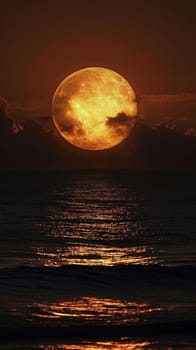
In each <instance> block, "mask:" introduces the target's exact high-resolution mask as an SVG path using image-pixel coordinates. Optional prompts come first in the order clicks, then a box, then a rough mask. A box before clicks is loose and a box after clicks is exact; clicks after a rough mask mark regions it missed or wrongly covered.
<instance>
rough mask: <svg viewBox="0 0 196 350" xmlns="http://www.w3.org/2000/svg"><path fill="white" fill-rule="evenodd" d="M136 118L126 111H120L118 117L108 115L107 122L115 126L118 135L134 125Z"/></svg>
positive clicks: (111, 126)
mask: <svg viewBox="0 0 196 350" xmlns="http://www.w3.org/2000/svg"><path fill="white" fill-rule="evenodd" d="M134 119H135V118H131V117H130V116H128V115H126V114H125V113H119V114H118V115H117V116H116V117H108V118H107V121H106V123H105V124H106V125H107V126H108V127H110V128H113V129H114V131H115V133H116V134H117V135H121V134H122V135H124V134H125V132H126V131H128V130H130V128H131V126H133V121H134Z"/></svg>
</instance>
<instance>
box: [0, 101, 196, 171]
mask: <svg viewBox="0 0 196 350" xmlns="http://www.w3.org/2000/svg"><path fill="white" fill-rule="evenodd" d="M1 101H2V100H1ZM2 106H4V107H2ZM6 106H7V103H6ZM6 109H7V107H6V108H5V103H4V102H3V103H2V102H1V108H0V157H1V163H0V168H1V169H7V168H9V169H10V168H12V169H32V168H33V169H34V168H36V169H37V168H38V169H40V168H42V169H48V168H49V169H75V168H77V169H78V168H80V169H83V168H85V169H89V168H106V169H107V168H109V169H114V168H115V169H122V168H123V169H124V168H127V169H196V163H195V159H196V137H195V129H194V128H189V130H187V132H186V133H185V134H184V133H181V132H178V131H177V130H176V127H175V125H172V124H167V123H164V122H161V123H159V124H156V125H155V126H154V127H150V126H149V125H146V124H145V123H144V121H143V120H142V119H141V118H138V119H137V121H136V122H135V125H134V126H133V128H132V131H131V133H130V135H129V136H128V138H127V139H126V140H125V141H124V142H122V143H121V144H120V145H119V146H118V147H114V148H113V149H110V150H106V151H102V152H92V151H85V150H80V149H78V148H76V147H74V146H72V145H70V144H69V143H68V142H66V141H65V140H64V139H63V138H62V137H61V136H60V134H58V133H57V134H56V135H55V136H54V134H53V132H47V133H46V132H45V131H44V130H43V128H42V127H41V126H40V125H39V124H38V123H37V122H36V123H35V122H33V121H24V122H23V123H22V124H20V123H16V122H14V124H13V122H12V121H11V120H10V119H8V118H6ZM47 118H48V117H47V116H46V117H43V119H46V120H47ZM111 119H112V118H110V119H109V120H108V123H110V124H111V127H113V123H114V125H115V127H116V125H117V128H118V126H119V125H126V126H127V123H128V121H127V116H125V115H123V114H121V115H118V116H117V118H114V120H113V121H112V120H111ZM22 128H23V130H22ZM64 128H65V129H66V130H67V131H68V132H69V131H70V132H72V129H73V126H72V124H70V125H69V123H68V124H65V125H64ZM13 131H14V132H13ZM18 131H20V132H18ZM83 132H84V131H83V130H82V129H80V126H79V125H76V126H75V129H74V133H75V134H76V133H78V134H80V133H83Z"/></svg>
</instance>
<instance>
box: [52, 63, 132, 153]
mask: <svg viewBox="0 0 196 350" xmlns="http://www.w3.org/2000/svg"><path fill="white" fill-rule="evenodd" d="M52 105H53V120H54V124H55V126H56V128H57V130H58V131H59V133H60V134H61V135H62V136H63V137H64V138H65V139H66V140H67V141H68V142H70V143H71V144H72V145H74V146H77V147H79V148H82V149H86V150H104V149H108V148H111V147H114V146H116V145H118V144H119V143H120V142H122V141H123V140H124V139H125V138H126V137H127V136H128V134H129V132H130V130H131V128H132V125H133V120H134V117H135V116H136V114H137V103H136V97H135V93H134V91H133V89H132V87H131V86H130V84H129V83H128V81H127V80H125V79H124V78H123V77H122V76H121V75H120V74H118V73H116V72H114V71H113V70H110V69H106V68H102V67H90V68H84V69H80V70H78V71H76V72H74V73H72V74H71V75H69V76H68V77H67V78H66V79H65V80H63V81H62V82H61V84H60V85H59V86H58V88H57V90H56V91H55V94H54V97H53V101H52Z"/></svg>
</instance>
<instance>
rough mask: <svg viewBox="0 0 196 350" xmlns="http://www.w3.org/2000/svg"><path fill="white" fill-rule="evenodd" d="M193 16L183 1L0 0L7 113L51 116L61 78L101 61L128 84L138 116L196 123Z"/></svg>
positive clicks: (0, 70) (1, 76)
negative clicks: (9, 110) (136, 100)
mask: <svg viewBox="0 0 196 350" xmlns="http://www.w3.org/2000/svg"><path fill="white" fill-rule="evenodd" d="M195 19H196V2H194V1H190V0H188V1H186V2H184V1H174V0H173V1H172V0H170V1H163V0H162V1H159V0H154V1H153V0H148V1H145V0H143V1H132V0H120V1H114V0H113V1H112V0H99V1H97V0H93V1H92V0H91V1H83V0H78V1H73V0H72V1H65V0H58V1H49V0H42V1H37V0H34V1H31V0H29V1H23V0H2V1H1V12H0V42H1V65H0V95H2V96H5V97H6V98H7V99H8V101H9V102H10V105H11V106H12V113H13V114H14V113H15V114H17V113H18V114H19V115H21V116H22V117H28V116H31V115H33V114H34V115H36V116H37V115H42V114H50V113H51V112H50V108H51V98H52V95H53V93H54V91H55V89H56V86H57V85H58V84H59V82H60V81H61V80H62V79H64V78H65V77H66V76H67V75H68V74H70V73H71V72H73V71H74V70H77V69H79V68H81V67H86V66H105V67H108V68H111V69H114V70H116V71H118V72H119V73H120V74H122V75H123V76H124V77H125V78H127V79H128V80H129V82H130V83H131V84H132V85H133V87H134V89H135V92H136V94H137V96H139V98H140V114H142V115H144V116H145V117H147V118H155V116H158V117H160V118H171V119H172V118H174V119H175V120H176V118H177V119H178V118H179V121H180V122H182V119H183V118H189V120H190V119H192V120H193V122H195V118H194V117H193V115H195V114H196V102H195V101H196V69H195V62H196V47H195V38H196V20H195ZM187 93H188V94H189V95H188V97H187V98H185V97H184V96H187ZM173 94H175V97H174V96H173ZM171 95H172V96H171ZM182 113H183V114H182ZM188 124H189V121H188ZM190 124H191V121H190ZM188 126H189V125H188Z"/></svg>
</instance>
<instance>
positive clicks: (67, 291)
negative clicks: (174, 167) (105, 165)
mask: <svg viewBox="0 0 196 350" xmlns="http://www.w3.org/2000/svg"><path fill="white" fill-rule="evenodd" d="M0 179H1V181H0V227H1V229H0V349H1V350H2V349H5V350H8V349H9V350H11V349H12V350H15V349H18V350H19V349H20V350H24V349H28V350H31V349H40V350H67V349H69V350H76V349H77V350H105V349H113V350H119V349H122V350H128V349H129V350H151V349H156V350H166V349H167V350H174V349H181V350H182V349H184V350H185V349H186V350H193V349H196V335H195V330H196V254H195V253H196V173H194V172H180V171H178V172H175V171H173V172H167V171H154V172H150V171H115V170H114V171H100V170H96V171H95V170H94V171H69V172H57V171H56V172H55V171H54V172H52V171H51V172H50V171H48V172H47V171H37V172H36V171H34V172H33V171H32V172H30V171H26V172H25V171H23V172H17V171H12V172H11V171H10V172H9V171H7V172H1V174H0Z"/></svg>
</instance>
